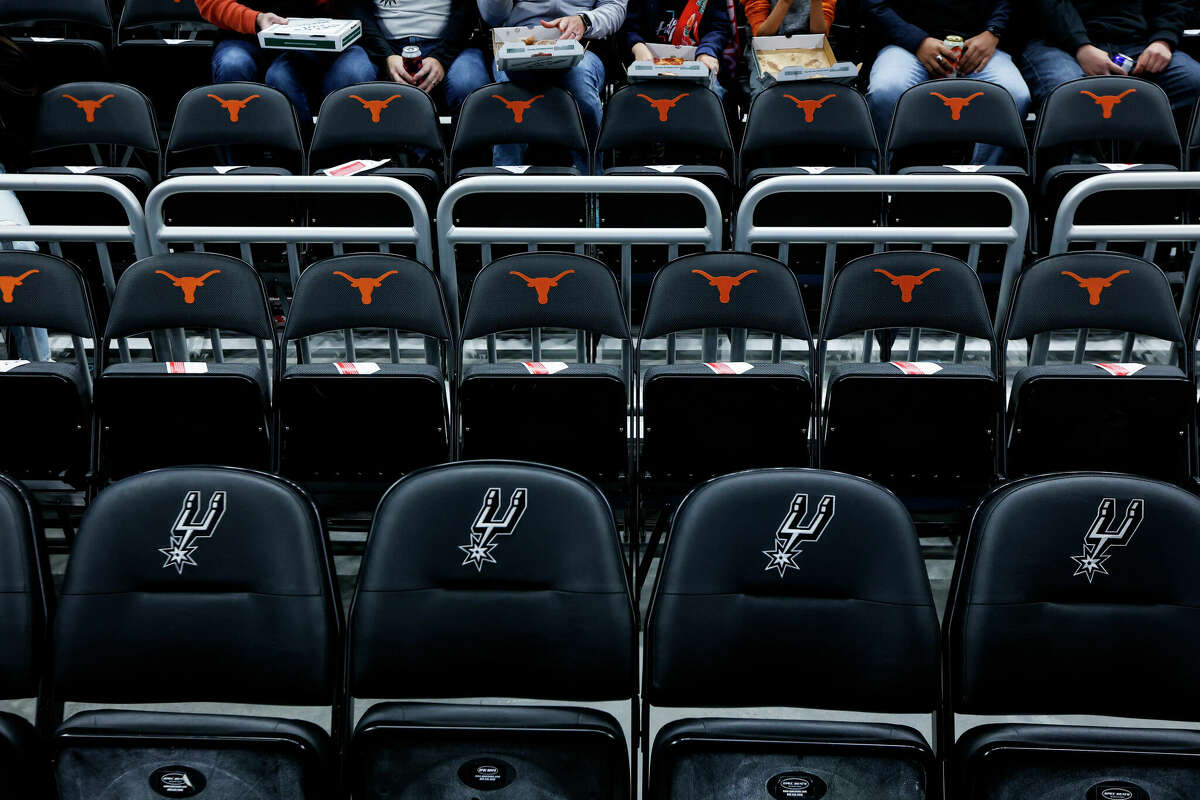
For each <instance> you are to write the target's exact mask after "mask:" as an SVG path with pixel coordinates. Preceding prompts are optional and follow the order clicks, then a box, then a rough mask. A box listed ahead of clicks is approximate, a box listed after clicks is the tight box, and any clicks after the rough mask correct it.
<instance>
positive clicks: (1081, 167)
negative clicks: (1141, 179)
mask: <svg viewBox="0 0 1200 800" xmlns="http://www.w3.org/2000/svg"><path fill="white" fill-rule="evenodd" d="M1164 171H1166V172H1176V171H1178V168H1177V167H1173V166H1171V165H1170V164H1059V165H1057V166H1054V167H1051V168H1050V169H1048V170H1046V173H1045V174H1044V175H1042V182H1041V186H1040V189H1041V192H1042V194H1046V193H1047V192H1048V191H1049V189H1050V185H1051V184H1053V183H1056V182H1058V181H1066V182H1067V183H1069V184H1071V185H1074V184H1076V183H1079V181H1081V180H1083V179H1084V178H1090V177H1092V176H1093V175H1110V174H1112V173H1115V172H1164Z"/></svg>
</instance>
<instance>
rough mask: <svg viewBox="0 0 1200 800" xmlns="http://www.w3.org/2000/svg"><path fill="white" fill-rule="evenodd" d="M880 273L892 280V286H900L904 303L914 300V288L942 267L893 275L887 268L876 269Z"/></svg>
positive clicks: (901, 298)
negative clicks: (910, 273)
mask: <svg viewBox="0 0 1200 800" xmlns="http://www.w3.org/2000/svg"><path fill="white" fill-rule="evenodd" d="M875 271H876V272H878V273H879V274H880V275H883V276H884V277H885V278H887V279H888V280H890V281H891V282H892V286H899V287H900V301H901V302H904V303H911V302H912V295H913V289H915V288H917V287H918V286H920V285H921V282H922V281H924V280H925V279H926V278H928V277H929V276H930V275H932V274H933V273H935V272H941V271H942V268H941V267H930V268H929V269H927V270H925V271H924V272H922V273H921V274H920V275H893V274H892V273H890V272H888V271H887V270H886V269H876V270H875Z"/></svg>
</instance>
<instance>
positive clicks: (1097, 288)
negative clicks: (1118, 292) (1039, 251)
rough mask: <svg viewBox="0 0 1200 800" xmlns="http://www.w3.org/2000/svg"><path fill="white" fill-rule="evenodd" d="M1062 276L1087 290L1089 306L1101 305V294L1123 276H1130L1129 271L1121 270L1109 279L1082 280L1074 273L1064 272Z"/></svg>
mask: <svg viewBox="0 0 1200 800" xmlns="http://www.w3.org/2000/svg"><path fill="white" fill-rule="evenodd" d="M1060 274H1061V275H1066V276H1067V277H1068V278H1072V279H1073V280H1075V281H1076V282H1077V283H1078V284H1079V287H1080V288H1081V289H1086V290H1087V293H1088V305H1092V306H1098V305H1100V293H1101V292H1103V291H1104V290H1105V289H1107V288H1108V287H1110V286H1112V282H1113V281H1115V280H1116V279H1117V278H1119V277H1121V276H1122V275H1128V274H1129V270H1127V269H1119V270H1117V271H1116V272H1114V273H1113V274H1112V275H1109V276H1108V277H1107V278H1081V277H1079V276H1078V275H1076V274H1075V273H1074V272H1071V271H1069V270H1065V269H1064V270H1063V271H1062V272H1061V273H1060Z"/></svg>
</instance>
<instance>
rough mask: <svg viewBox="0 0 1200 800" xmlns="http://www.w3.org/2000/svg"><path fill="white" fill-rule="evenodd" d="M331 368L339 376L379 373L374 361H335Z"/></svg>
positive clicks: (377, 365)
mask: <svg viewBox="0 0 1200 800" xmlns="http://www.w3.org/2000/svg"><path fill="white" fill-rule="evenodd" d="M333 368H334V369H336V370H337V371H338V374H339V375H374V374H375V373H376V372H379V364H378V363H377V362H375V361H335V362H334V364H333Z"/></svg>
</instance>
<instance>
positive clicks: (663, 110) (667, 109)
mask: <svg viewBox="0 0 1200 800" xmlns="http://www.w3.org/2000/svg"><path fill="white" fill-rule="evenodd" d="M688 94H689V92H684V93H683V94H680V95H676V96H675V97H670V98H667V97H663V98H660V99H658V100H656V99H654V98H653V97H651V96H650V95H648V94H639V95H638V97H640V98H642V99H643V100H645V101H646V102H647V103H649V104H650V105H652V106H654V110H655V111H657V112H658V121H659V122H666V121H667V117H668V115H669V114H670V113H671V109H672V108H674V107H675V104H676V103H678V102H679V101H680V100H682V99H683V98H685V97H687V96H688Z"/></svg>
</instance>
